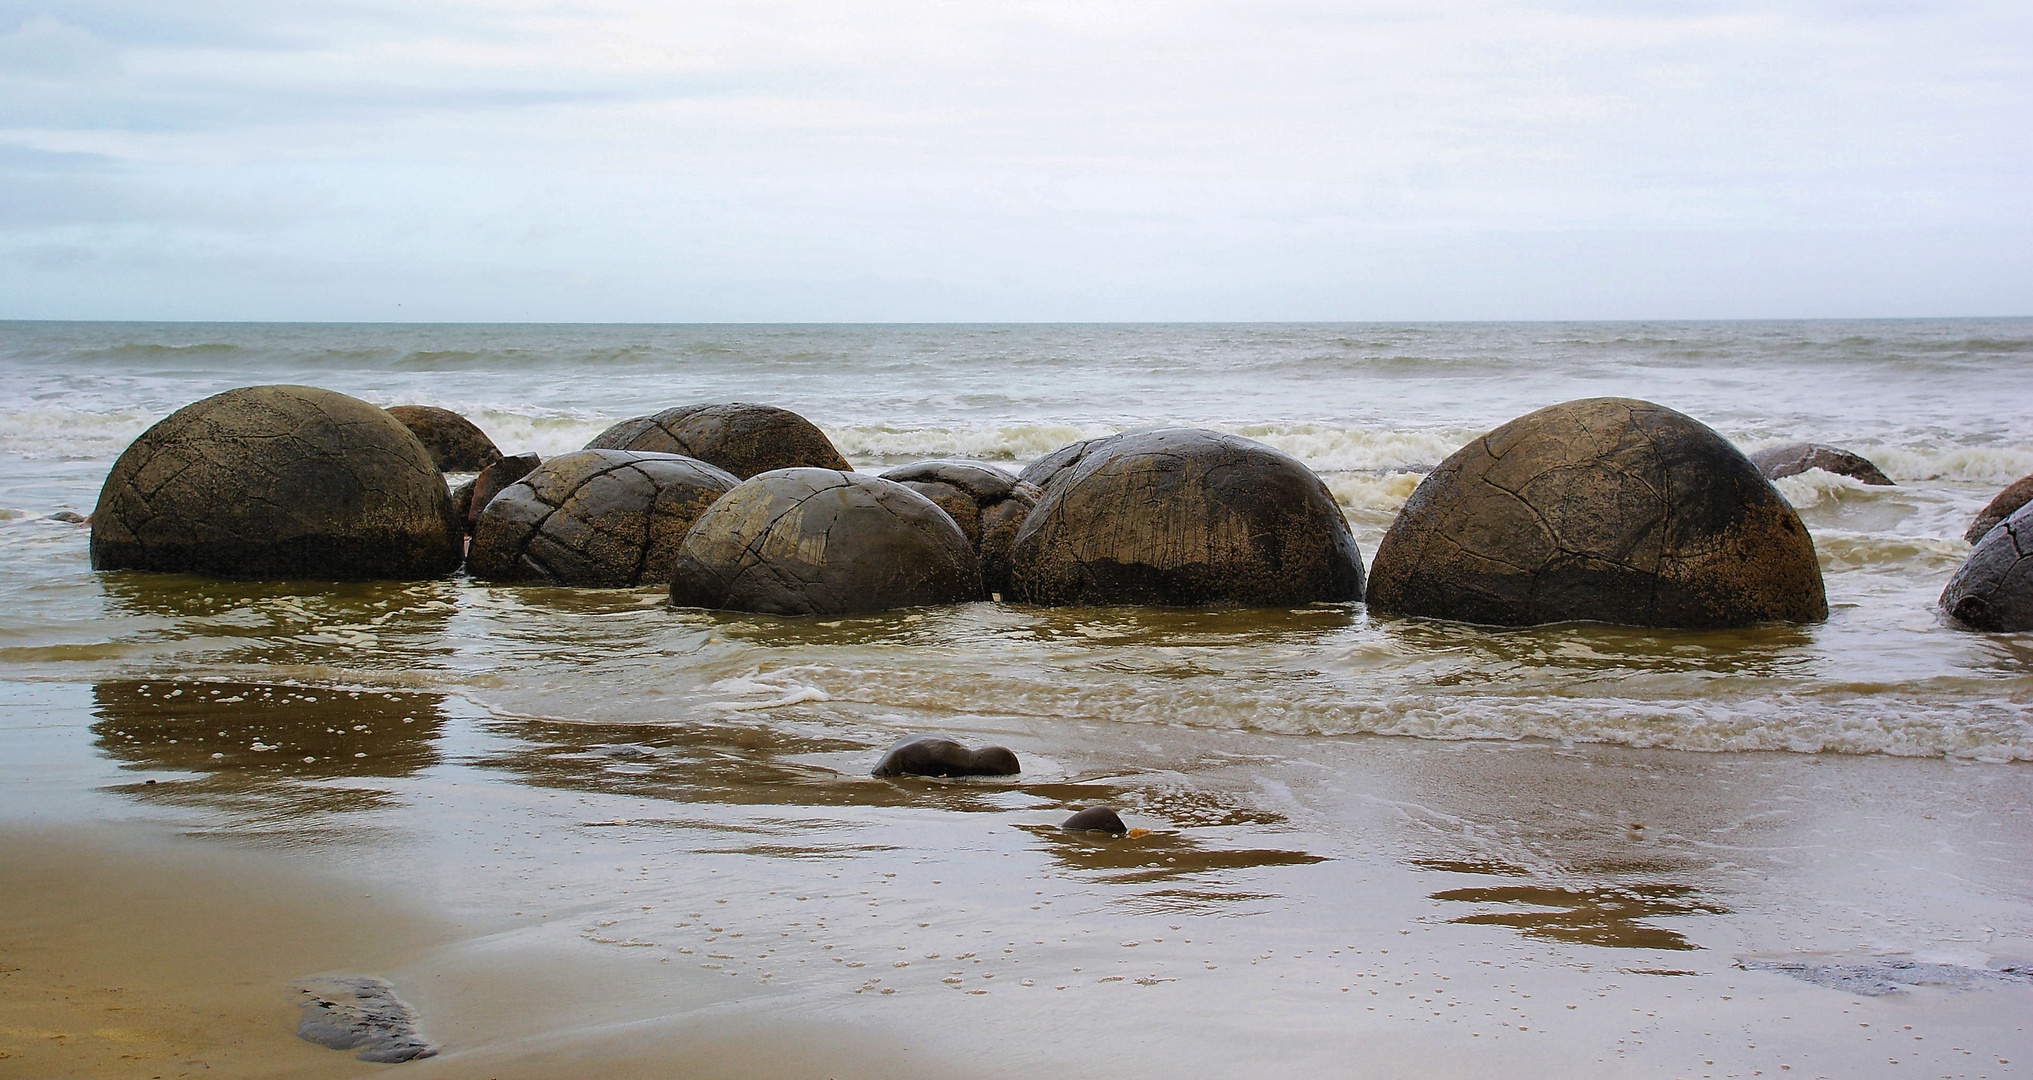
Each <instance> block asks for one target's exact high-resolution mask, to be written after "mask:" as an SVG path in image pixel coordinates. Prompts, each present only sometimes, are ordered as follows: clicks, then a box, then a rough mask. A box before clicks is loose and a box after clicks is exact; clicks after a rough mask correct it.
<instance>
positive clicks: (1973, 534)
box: [1962, 476, 2033, 544]
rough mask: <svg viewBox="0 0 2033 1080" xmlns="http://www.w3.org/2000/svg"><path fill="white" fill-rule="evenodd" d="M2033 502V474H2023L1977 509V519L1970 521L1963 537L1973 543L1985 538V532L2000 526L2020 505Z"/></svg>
mask: <svg viewBox="0 0 2033 1080" xmlns="http://www.w3.org/2000/svg"><path fill="white" fill-rule="evenodd" d="M2028 502H2033V476H2022V477H2020V478H2019V479H2017V480H2014V481H2012V482H2011V484H2010V485H2008V486H2007V487H2006V488H2005V490H2003V491H2000V492H1998V493H1997V495H1995V496H1993V497H1992V498H1991V501H1990V502H1989V503H1987V504H1985V506H1984V508H1983V509H1982V510H1979V511H1977V516H1976V518H1975V520H1973V521H1971V522H1970V523H1969V531H1968V532H1966V533H1963V534H1962V538H1963V539H1964V540H1966V541H1968V542H1970V543H1972V544H1974V543H1976V542H1977V541H1979V540H1982V539H1983V538H1984V534H1985V533H1987V532H1990V531H1991V530H1992V529H1995V528H1997V527H1998V522H2000V521H2003V520H2005V519H2006V518H2008V517H2011V516H2012V514H2013V513H2014V512H2016V511H2017V510H2018V509H2019V508H2020V507H2022V506H2024V505H2026V504H2027V503H2028Z"/></svg>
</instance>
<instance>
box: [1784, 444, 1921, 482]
mask: <svg viewBox="0 0 2033 1080" xmlns="http://www.w3.org/2000/svg"><path fill="white" fill-rule="evenodd" d="M1750 457H1751V464H1753V465H1756V466H1757V467H1758V471H1759V472H1761V473H1763V474H1765V479H1767V480H1778V479H1780V478H1782V477H1787V476H1797V475H1799V474H1800V473H1804V472H1806V471H1807V470H1809V469H1820V470H1822V471H1823V472H1831V473H1834V474H1835V475H1837V476H1847V477H1849V478H1850V479H1852V480H1856V481H1859V482H1861V483H1865V484H1869V485H1871V486H1873V487H1893V486H1895V485H1894V484H1893V483H1892V478H1891V477H1889V476H1886V475H1885V474H1884V473H1883V472H1881V471H1879V469H1878V467H1877V466H1876V465H1875V464H1872V462H1871V459H1869V458H1867V457H1864V456H1863V455H1862V454H1853V453H1851V452H1849V451H1848V450H1844V449H1842V448H1841V447H1837V446H1823V445H1822V444H1820V443H1809V442H1802V443H1789V444H1787V445H1785V446H1769V447H1766V448H1765V449H1763V450H1760V451H1758V452H1757V453H1755V454H1752V455H1750Z"/></svg>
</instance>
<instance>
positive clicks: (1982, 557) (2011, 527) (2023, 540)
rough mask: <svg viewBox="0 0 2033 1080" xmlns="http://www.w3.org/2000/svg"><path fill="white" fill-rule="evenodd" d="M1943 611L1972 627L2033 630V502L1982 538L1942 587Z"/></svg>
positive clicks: (2022, 507)
mask: <svg viewBox="0 0 2033 1080" xmlns="http://www.w3.org/2000/svg"><path fill="white" fill-rule="evenodd" d="M1941 610H1942V611H1944V612H1946V613H1947V614H1948V616H1949V617H1950V618H1952V619H1954V620H1955V621H1956V622H1958V623H1961V624H1962V625H1964V626H1967V627H1969V628H1970V629H1972V630H1993V631H2021V630H2033V503H2027V504H2025V505H2022V506H2020V507H2019V509H2018V510H2016V511H2013V513H2012V516H2011V517H2008V518H2006V519H2005V520H2004V521H2002V522H2000V523H1998V525H1997V526H1996V527H1994V528H1992V529H1990V530H1989V531H1987V532H1986V533H1984V535H1983V536H1982V538H1980V539H1979V540H1978V541H1977V546H1976V550H1974V551H1971V552H1970V553H1969V558H1968V559H1966V560H1964V561H1963V564H1962V567H1961V568H1960V569H1958V570H1956V572H1955V576H1954V577H1952V578H1949V579H1948V587H1947V588H1945V589H1943V590H1941Z"/></svg>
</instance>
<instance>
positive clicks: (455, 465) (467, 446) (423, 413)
mask: <svg viewBox="0 0 2033 1080" xmlns="http://www.w3.org/2000/svg"><path fill="white" fill-rule="evenodd" d="M388 415H390V416H393V417H395V418H396V419H397V420H400V421H402V426H403V427H406V428H408V429H409V430H410V431H411V433H413V434H415V435H416V437H417V441H418V442H421V443H423V444H424V449H425V450H428V451H430V453H431V460H432V461H435V462H437V464H438V471H439V472H479V471H480V470H482V469H484V468H486V467H487V466H488V465H490V464H492V463H493V462H494V460H495V459H496V458H499V457H500V456H501V451H499V450H497V449H495V448H494V440H493V439H490V438H488V437H487V433H486V432H484V431H481V430H480V428H479V427H477V426H476V425H475V424H474V423H473V421H471V420H468V419H466V418H465V417H463V416H460V415H459V414H458V413H455V412H453V411H452V410H450V409H440V408H438V407H437V406H435V405H390V406H389V407H388Z"/></svg>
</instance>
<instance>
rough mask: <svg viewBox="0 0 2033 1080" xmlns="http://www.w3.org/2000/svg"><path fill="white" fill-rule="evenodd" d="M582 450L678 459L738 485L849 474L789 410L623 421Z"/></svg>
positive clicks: (735, 405) (743, 408)
mask: <svg viewBox="0 0 2033 1080" xmlns="http://www.w3.org/2000/svg"><path fill="white" fill-rule="evenodd" d="M586 449H588V450H648V451H652V452H655V453H660V454H683V455H685V456H686V457H694V458H698V459H699V460H700V461H704V462H707V463H708V464H712V465H717V466H719V467H720V468H723V469H726V470H727V471H728V472H731V473H733V474H734V475H735V476H736V477H739V478H740V479H743V480H746V479H748V478H749V477H751V476H754V475H755V474H757V473H764V472H769V471H770V470H772V469H796V468H805V467H810V468H817V469H837V470H840V471H842V472H851V471H853V468H854V467H853V466H852V465H849V464H847V459H846V458H844V457H841V456H840V451H838V450H836V449H834V448H833V442H832V440H830V439H828V438H826V433H825V432H823V431H820V430H819V429H818V427H817V426H816V425H814V424H813V423H812V422H811V421H810V420H807V419H805V418H804V417H802V416H799V415H798V414H797V413H794V412H791V411H790V410H788V409H779V408H776V407H774V406H770V405H748V404H744V403H742V402H732V403H729V404H726V405H684V406H680V407H679V408H675V409H665V410H664V411H662V412H660V413H657V414H655V415H653V416H638V417H636V418H635V419H633V420H623V421H622V422H620V423H618V424H616V425H614V426H613V427H610V428H608V429H607V430H606V431H603V432H601V433H600V434H598V435H596V436H594V437H593V441H592V442H589V443H587V444H586Z"/></svg>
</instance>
